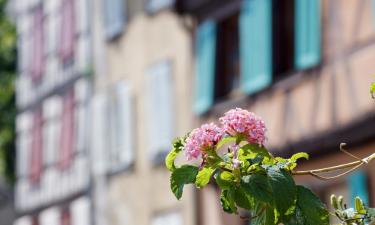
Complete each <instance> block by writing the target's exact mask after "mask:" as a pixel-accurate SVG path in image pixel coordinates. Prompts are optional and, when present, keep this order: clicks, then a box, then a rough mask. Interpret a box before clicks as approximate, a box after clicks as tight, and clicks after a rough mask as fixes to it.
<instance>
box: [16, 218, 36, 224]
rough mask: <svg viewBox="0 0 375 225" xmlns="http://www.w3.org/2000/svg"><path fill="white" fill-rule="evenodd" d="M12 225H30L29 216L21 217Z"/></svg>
mask: <svg viewBox="0 0 375 225" xmlns="http://www.w3.org/2000/svg"><path fill="white" fill-rule="evenodd" d="M14 225H32V221H31V218H30V217H29V216H23V217H21V218H19V219H17V220H16V221H15V222H14Z"/></svg>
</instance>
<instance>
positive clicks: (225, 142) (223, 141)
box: [216, 136, 236, 149]
mask: <svg viewBox="0 0 375 225" xmlns="http://www.w3.org/2000/svg"><path fill="white" fill-rule="evenodd" d="M234 141H236V137H232V136H227V137H224V138H222V139H221V140H220V141H219V142H218V143H217V145H216V149H219V148H221V147H222V146H223V145H225V144H227V143H229V142H234Z"/></svg>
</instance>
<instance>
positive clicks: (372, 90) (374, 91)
mask: <svg viewBox="0 0 375 225" xmlns="http://www.w3.org/2000/svg"><path fill="white" fill-rule="evenodd" d="M370 94H371V96H372V98H375V96H374V94H375V82H373V83H372V84H371V86H370Z"/></svg>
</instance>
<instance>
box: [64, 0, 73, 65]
mask: <svg viewBox="0 0 375 225" xmlns="http://www.w3.org/2000/svg"><path fill="white" fill-rule="evenodd" d="M61 29H62V31H61V45H60V58H61V60H62V61H63V62H65V61H66V60H70V59H72V57H74V44H75V12H74V1H73V0H63V2H62V24H61Z"/></svg>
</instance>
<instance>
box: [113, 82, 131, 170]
mask: <svg viewBox="0 0 375 225" xmlns="http://www.w3.org/2000/svg"><path fill="white" fill-rule="evenodd" d="M113 103H114V107H113V108H112V109H113V110H112V113H113V114H112V115H113V116H112V126H113V128H112V129H111V130H112V131H114V133H113V134H112V137H113V138H112V142H113V147H112V150H113V152H112V161H113V166H114V167H115V168H113V169H115V170H116V169H121V168H124V167H127V166H129V164H130V163H131V162H132V161H133V158H134V154H133V145H132V141H133V137H132V134H133V133H134V131H133V125H132V120H133V117H132V102H131V94H130V87H129V86H128V84H127V83H126V82H124V81H122V82H120V83H118V84H117V85H116V87H115V96H114V101H113Z"/></svg>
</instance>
